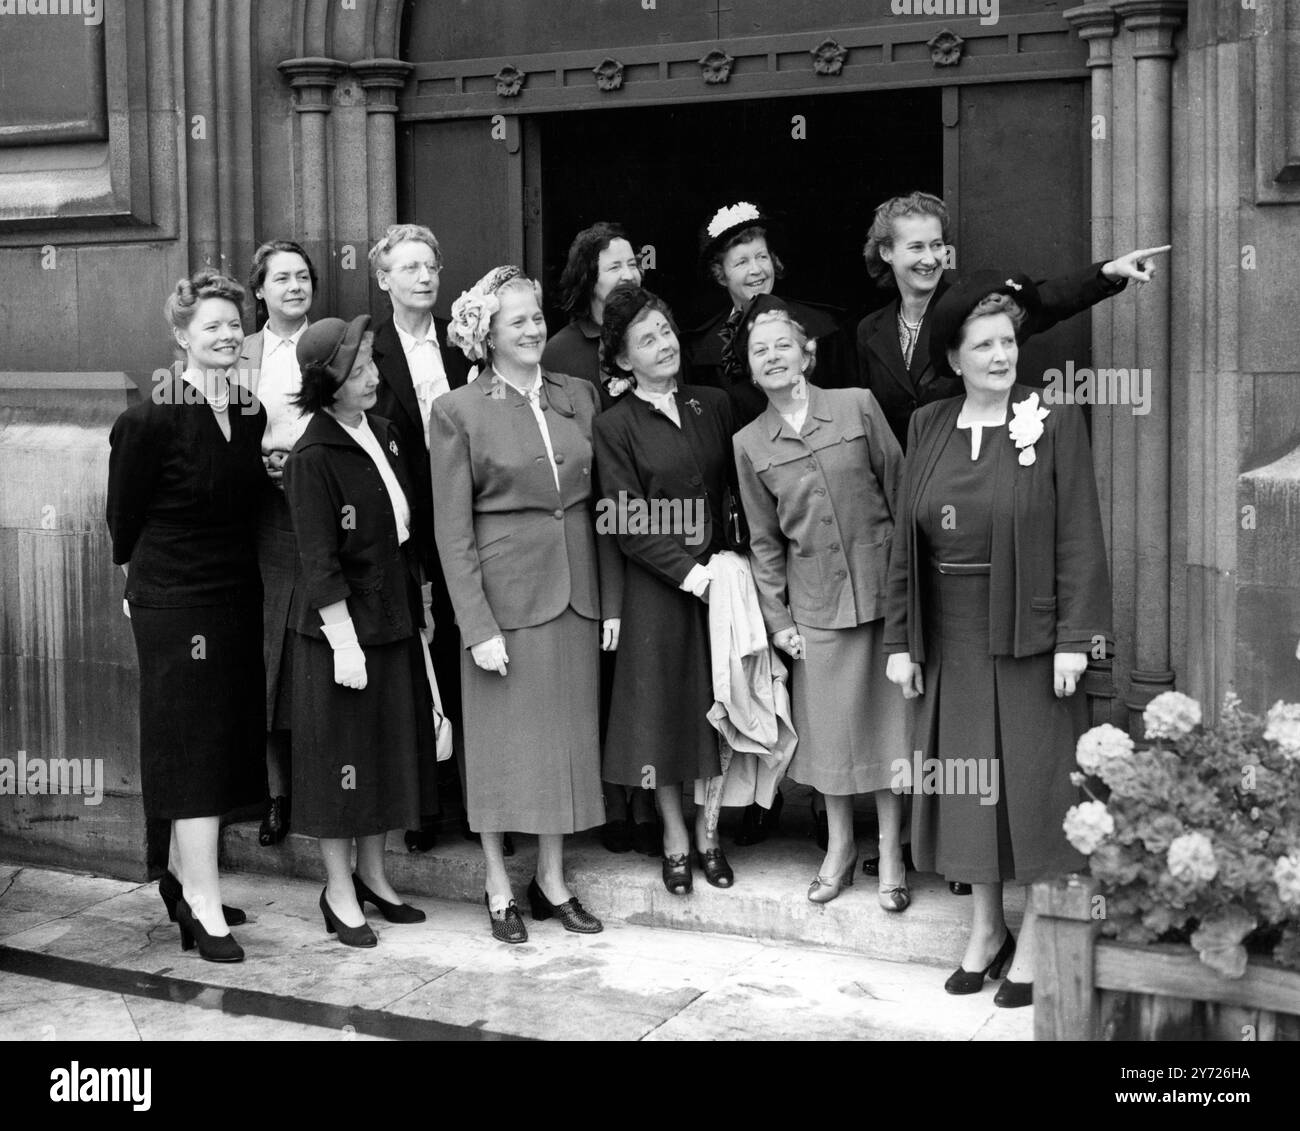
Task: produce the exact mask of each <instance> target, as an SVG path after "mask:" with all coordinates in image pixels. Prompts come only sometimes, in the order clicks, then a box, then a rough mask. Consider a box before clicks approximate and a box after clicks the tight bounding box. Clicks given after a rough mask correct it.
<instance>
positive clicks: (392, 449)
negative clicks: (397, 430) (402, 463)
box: [388, 440, 397, 455]
mask: <svg viewBox="0 0 1300 1131" xmlns="http://www.w3.org/2000/svg"><path fill="white" fill-rule="evenodd" d="M388 450H389V451H390V452H392V453H393V455H397V441H396V440H389V441H388Z"/></svg>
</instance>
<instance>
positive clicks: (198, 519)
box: [107, 271, 266, 962]
mask: <svg viewBox="0 0 1300 1131" xmlns="http://www.w3.org/2000/svg"><path fill="white" fill-rule="evenodd" d="M243 296H244V292H243V289H242V288H241V287H240V285H239V284H238V283H236V282H235V281H234V280H233V279H229V278H227V277H226V276H224V275H219V274H217V273H216V272H215V271H199V272H198V273H196V274H195V275H194V276H193V277H192V278H189V279H182V280H181V281H180V282H179V283H178V284H177V285H176V290H175V291H174V292H173V293H172V294H171V296H170V297H169V298H168V299H167V303H166V306H165V308H164V312H165V314H166V317H167V320H168V322H169V323H170V324H171V328H172V334H173V335H174V336H175V339H176V342H177V344H178V345H179V346H180V348H181V349H183V350H184V351H185V369H184V371H183V372H182V373H180V375H179V376H171V375H170V374H167V377H166V380H165V381H163V382H161V383H159V384H157V385H156V386H155V387H154V389H153V390H152V395H151V396H149V397H148V398H146V399H144V400H142V401H141V402H140V403H139V404H136V405H133V406H132V407H131V408H128V409H127V410H126V411H125V412H124V413H122V415H121V416H120V417H118V419H117V422H116V423H115V424H114V425H113V431H112V433H111V434H110V436H109V443H110V444H111V445H112V453H111V455H110V456H109V463H108V507H107V517H108V526H109V531H110V533H111V535H112V539H113V561H114V562H115V563H116V564H118V565H120V566H121V567H122V571H123V573H125V574H126V575H127V583H126V607H127V615H128V616H129V617H130V618H131V632H132V635H133V636H134V637H135V646H136V651H137V653H138V654H139V658H140V786H141V793H142V794H143V798H144V810H145V815H146V816H147V817H149V818H151V819H157V820H166V821H170V822H171V846H170V849H169V852H168V859H167V871H166V872H165V873H164V874H163V877H162V880H161V882H160V883H159V885H158V890H159V893H160V894H161V895H162V898H163V902H164V903H165V904H166V906H167V913H168V915H169V916H170V917H171V918H173V919H176V920H179V922H180V926H181V945H182V947H183V949H185V950H189V949H191V948H192V947H193V946H194V945H195V943H196V942H197V944H198V947H199V954H200V955H201V956H202V957H203V958H205V959H207V960H208V961H210V962H240V961H242V960H243V957H244V951H243V949H242V948H241V947H240V945H239V944H238V943H237V942H236V941H235V940H234V938H233V937H232V936H231V934H230V932H229V930H228V929H227V927H228V925H232V926H237V925H238V924H240V923H242V922H244V913H243V912H242V911H240V910H238V909H237V908H233V907H223V906H222V904H221V888H220V882H219V880H218V876H217V840H218V834H219V831H220V823H221V815H222V814H223V813H226V812H229V811H230V810H232V809H237V808H240V807H242V806H245V805H252V804H255V803H256V802H257V801H259V800H260V799H261V798H262V797H263V796H264V791H265V784H264V779H263V776H262V770H261V758H262V735H263V731H264V729H265V725H264V715H263V706H262V705H263V704H264V703H265V701H266V699H265V689H264V686H263V669H262V584H261V581H260V579H259V578H258V573H257V508H256V506H249V500H250V499H256V498H257V496H258V493H259V492H260V490H261V488H262V484H263V483H264V482H265V479H266V474H265V472H264V470H263V468H262V461H261V457H260V454H259V453H260V449H261V443H262V432H263V429H264V428H265V426H266V414H265V413H264V412H263V410H262V408H261V406H260V405H259V404H258V403H257V401H256V400H255V399H254V398H253V397H252V396H251V395H250V394H248V392H247V390H246V389H244V387H243V386H241V385H240V384H238V383H237V382H236V381H235V380H234V373H233V370H234V369H235V366H236V363H237V361H238V359H239V346H240V343H241V342H242V341H243V338H244V331H243V326H242V324H241V321H240V311H239V304H240V301H241V300H242V299H243ZM162 372H164V373H166V371H162ZM241 394H242V395H241Z"/></svg>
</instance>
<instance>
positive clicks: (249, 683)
mask: <svg viewBox="0 0 1300 1131" xmlns="http://www.w3.org/2000/svg"><path fill="white" fill-rule="evenodd" d="M131 632H132V634H133V635H134V636H135V647H136V653H137V655H138V656H139V660H140V791H141V793H142V795H143V800H144V812H145V816H146V817H149V818H151V819H157V820H180V819H185V818H190V817H217V816H220V815H222V814H223V813H227V812H229V811H230V810H232V809H238V808H240V807H241V806H244V805H251V804H255V803H256V802H258V801H260V800H261V799H262V798H263V797H265V795H266V773H265V770H264V767H263V755H264V738H263V736H264V733H265V732H264V730H263V721H264V716H263V709H262V706H263V703H264V701H265V699H264V689H265V688H264V680H263V673H262V606H261V603H260V602H257V603H252V602H245V603H241V604H229V605H205V606H202V607H200V608H179V609H176V608H172V609H155V608H144V607H141V606H140V605H136V604H132V605H131Z"/></svg>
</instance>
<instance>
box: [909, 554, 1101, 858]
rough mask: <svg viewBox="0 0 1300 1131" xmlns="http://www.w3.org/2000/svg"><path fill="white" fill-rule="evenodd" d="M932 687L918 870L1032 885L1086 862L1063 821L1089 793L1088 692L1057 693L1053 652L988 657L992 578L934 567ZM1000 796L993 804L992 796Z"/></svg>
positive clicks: (921, 744)
mask: <svg viewBox="0 0 1300 1131" xmlns="http://www.w3.org/2000/svg"><path fill="white" fill-rule="evenodd" d="M924 608H925V650H926V663H925V676H924V678H925V694H924V695H923V696H921V698H920V700H919V701H918V706H917V719H916V746H917V747H918V748H919V751H920V758H921V759H938V760H939V766H938V767H931V771H932V772H930V773H929V774H928V775H927V774H926V772H925V771H926V767H925V764H924V762H922V763H921V764H920V766H919V767H917V765H916V760H915V759H914V770H915V769H917V768H919V769H920V770H921V771H922V772H921V773H920V774H915V773H914V780H913V783H912V788H913V794H914V796H913V799H912V855H913V858H914V859H915V861H916V866H917V870H918V871H922V872H938V873H939V874H940V875H942V876H944V877H946V878H947V879H949V880H959V881H962V882H964V883H976V884H981V883H998V882H1006V883H1016V884H1027V883H1033V882H1035V881H1037V880H1041V879H1049V878H1051V877H1053V876H1059V875H1062V874H1064V873H1066V872H1073V871H1078V870H1079V869H1080V868H1082V867H1083V865H1084V863H1085V862H1084V858H1083V857H1082V856H1081V855H1079V853H1078V852H1076V851H1075V850H1074V849H1073V848H1072V847H1071V846H1070V844H1069V842H1068V841H1067V840H1066V839H1065V833H1064V831H1063V830H1062V828H1061V823H1062V821H1064V820H1065V814H1066V811H1067V810H1068V809H1069V808H1070V806H1071V805H1074V804H1076V803H1077V802H1078V801H1079V796H1080V795H1079V791H1078V789H1076V788H1075V787H1074V786H1073V785H1071V784H1070V774H1071V773H1072V772H1073V771H1074V770H1075V769H1076V768H1077V766H1076V764H1075V757H1074V748H1075V743H1076V741H1077V740H1078V737H1079V735H1081V734H1082V733H1083V732H1084V730H1086V729H1087V714H1088V711H1087V703H1086V701H1085V697H1084V693H1083V691H1082V690H1081V689H1080V690H1078V691H1076V692H1075V693H1074V694H1073V695H1072V696H1070V697H1068V698H1064V699H1058V698H1056V695H1055V693H1054V692H1053V690H1052V674H1053V660H1052V654H1051V653H1050V652H1049V653H1044V654H1042V655H1038V656H1027V657H1024V658H1022V659H1015V658H1013V657H1010V656H993V657H991V656H989V654H988V647H989V623H988V608H989V579H988V577H987V575H985V576H979V575H975V576H955V575H948V574H940V573H938V572H937V571H930V572H929V577H928V584H927V589H926V593H925V604H924ZM994 796H996V803H995V804H986V803H984V802H985V801H991V800H992V798H993V797H994Z"/></svg>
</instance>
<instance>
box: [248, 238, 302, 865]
mask: <svg viewBox="0 0 1300 1131" xmlns="http://www.w3.org/2000/svg"><path fill="white" fill-rule="evenodd" d="M248 289H249V290H250V291H252V292H253V297H254V298H255V299H256V300H257V315H258V319H257V320H258V324H259V325H261V327H262V328H261V329H260V330H258V331H257V333H255V334H249V335H248V337H246V338H245V339H244V346H243V349H241V350H240V352H239V375H240V379H241V380H242V381H243V382H244V383H245V384H246V385H247V386H248V387H249V388H250V389H251V390H252V391H253V393H254V394H255V395H256V396H257V399H258V400H259V401H261V402H262V407H263V408H265V409H266V431H265V432H264V433H263V435H262V463H263V465H264V466H265V467H266V476H267V481H266V486H265V489H264V490H263V491H262V517H261V524H260V526H259V528H258V539H257V563H258V566H259V568H260V569H261V572H262V586H263V589H264V590H265V593H266V597H265V602H264V604H263V608H262V622H263V638H262V659H263V661H264V662H265V664H266V778H267V787H268V788H267V805H266V813H265V815H264V816H263V817H262V824H261V827H260V828H259V829H258V834H257V839H258V843H259V844H262V845H264V846H270V845H273V844H278V843H279V842H280V841H282V840H283V839H284V838H285V837H286V836H287V835H288V832H289V727H290V706H289V693H290V689H291V687H292V676H291V674H290V664H291V663H292V657H293V646H292V638H293V629H292V627H291V626H290V624H289V606H290V603H291V601H292V598H293V581H294V574H295V573H296V572H297V563H298V546H297V543H296V542H295V541H294V537H293V524H292V522H291V521H290V519H289V504H288V502H287V501H286V500H285V497H284V461H285V459H286V458H288V455H289V453H290V452H291V451H292V450H293V446H294V444H296V443H297V442H298V439H299V437H301V436H302V434H303V432H304V431H305V429H306V427H307V420H308V417H307V416H306V414H304V413H303V412H302V410H301V409H299V408H298V406H297V405H295V404H294V403H293V398H294V397H296V396H297V394H298V391H299V389H301V388H302V375H301V374H300V373H299V372H298V354H297V349H298V342H299V340H300V339H301V338H302V335H303V332H304V331H305V330H306V329H307V312H308V311H309V310H311V303H312V296H313V295H314V294H315V293H316V268H315V267H314V266H313V265H312V262H311V259H310V258H309V257H308V255H307V253H306V252H305V251H304V250H303V249H302V247H301V246H300V245H299V244H297V243H294V242H293V241H292V240H269V241H268V242H266V243H264V244H262V246H261V247H259V248H258V249H257V251H256V252H254V253H253V265H252V268H251V269H250V271H249V273H248Z"/></svg>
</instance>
